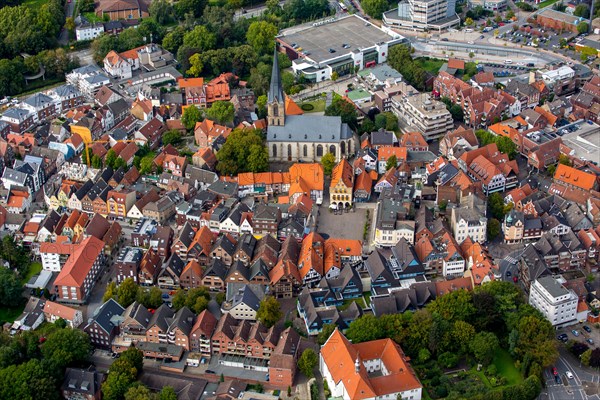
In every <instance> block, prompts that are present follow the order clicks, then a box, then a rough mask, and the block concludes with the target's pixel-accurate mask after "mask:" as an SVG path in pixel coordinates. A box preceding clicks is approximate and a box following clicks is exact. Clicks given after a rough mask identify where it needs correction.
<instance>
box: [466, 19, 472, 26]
mask: <svg viewBox="0 0 600 400" xmlns="http://www.w3.org/2000/svg"><path fill="white" fill-rule="evenodd" d="M473 23H474V21H473V18H467V19H465V25H466V26H473Z"/></svg>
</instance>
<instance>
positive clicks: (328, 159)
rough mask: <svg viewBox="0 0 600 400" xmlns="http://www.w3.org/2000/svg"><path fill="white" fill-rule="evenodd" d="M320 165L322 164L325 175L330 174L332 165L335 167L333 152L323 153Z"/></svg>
mask: <svg viewBox="0 0 600 400" xmlns="http://www.w3.org/2000/svg"><path fill="white" fill-rule="evenodd" d="M321 165H322V166H323V171H324V173H325V175H326V176H331V173H332V172H333V167H335V156H334V155H333V153H325V155H324V156H323V157H321Z"/></svg>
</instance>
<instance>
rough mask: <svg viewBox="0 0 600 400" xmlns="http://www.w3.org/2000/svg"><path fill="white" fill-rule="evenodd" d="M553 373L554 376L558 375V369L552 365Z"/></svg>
mask: <svg viewBox="0 0 600 400" xmlns="http://www.w3.org/2000/svg"><path fill="white" fill-rule="evenodd" d="M552 373H553V374H554V376H556V375H558V370H557V369H556V367H552Z"/></svg>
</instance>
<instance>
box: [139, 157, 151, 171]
mask: <svg viewBox="0 0 600 400" xmlns="http://www.w3.org/2000/svg"><path fill="white" fill-rule="evenodd" d="M153 170H154V157H147V156H146V157H144V158H142V159H141V161H140V174H141V175H147V174H150V173H152V171H153Z"/></svg>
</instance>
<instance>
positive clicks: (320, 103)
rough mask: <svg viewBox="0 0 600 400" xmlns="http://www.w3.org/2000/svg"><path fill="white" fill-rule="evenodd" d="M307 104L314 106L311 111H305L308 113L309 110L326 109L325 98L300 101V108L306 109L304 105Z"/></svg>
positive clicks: (318, 110)
mask: <svg viewBox="0 0 600 400" xmlns="http://www.w3.org/2000/svg"><path fill="white" fill-rule="evenodd" d="M305 104H310V105H311V106H312V107H313V109H312V110H311V111H305V112H307V113H309V112H324V111H325V99H320V100H313V101H307V102H304V103H300V104H298V105H299V106H300V108H302V109H303V110H304V108H303V106H304V105H305Z"/></svg>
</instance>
